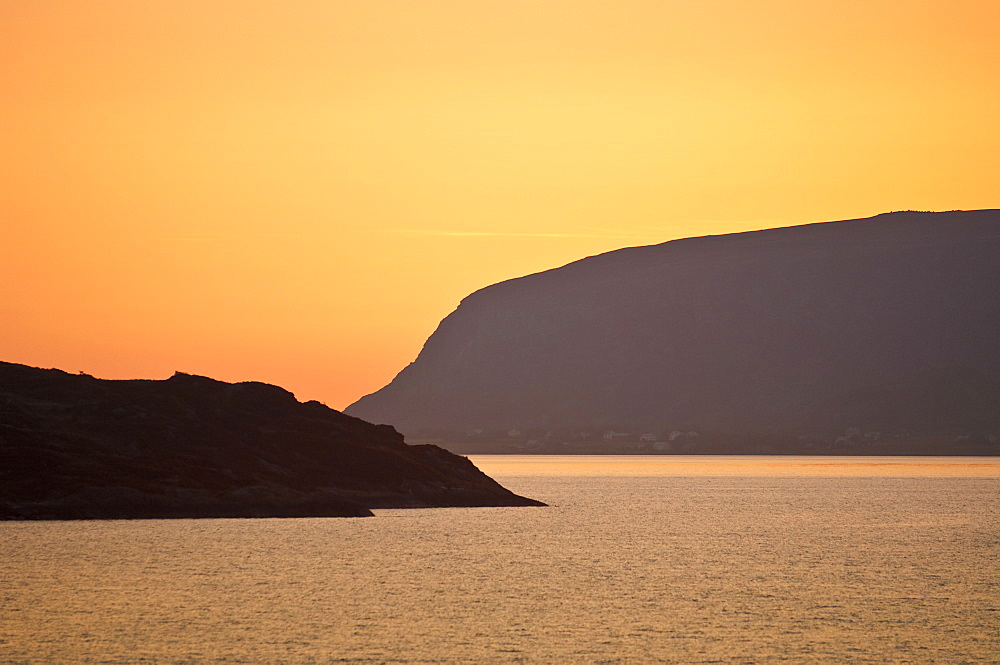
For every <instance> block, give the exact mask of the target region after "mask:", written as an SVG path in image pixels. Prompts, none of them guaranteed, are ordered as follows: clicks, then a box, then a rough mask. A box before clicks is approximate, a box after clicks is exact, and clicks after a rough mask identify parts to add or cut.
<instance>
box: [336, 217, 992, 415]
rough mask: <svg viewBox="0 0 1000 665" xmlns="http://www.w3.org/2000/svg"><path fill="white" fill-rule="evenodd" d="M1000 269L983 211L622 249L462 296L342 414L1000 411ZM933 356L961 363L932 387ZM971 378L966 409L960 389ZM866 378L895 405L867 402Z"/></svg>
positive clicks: (941, 362)
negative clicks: (413, 353)
mask: <svg viewBox="0 0 1000 665" xmlns="http://www.w3.org/2000/svg"><path fill="white" fill-rule="evenodd" d="M998 285H1000V211H997V210H982V211H970V212H964V211H955V212H947V213H890V214H884V215H878V216H876V217H873V218H869V219H860V220H850V221H841V222H829V223H823V224H810V225H805V226H798V227H790V228H782V229H773V230H767V231H757V232H751V233H739V234H732V235H724V236H710V237H703V238H689V239H685V240H677V241H673V242H668V243H664V244H661V245H654V246H648V247H635V248H629V249H622V250H618V251H615V252H610V253H607V254H602V255H599V256H594V257H590V258H586V259H583V260H581V261H577V262H575V263H571V264H569V265H567V266H564V267H562V268H558V269H555V270H550V271H547V272H543V273H538V274H535V275H529V276H527V277H523V278H520V279H513V280H510V281H507V282H502V283H500V284H495V285H493V286H490V287H487V288H485V289H482V290H480V291H478V292H476V293H474V294H472V295H470V296H469V297H467V298H466V299H465V300H463V301H462V303H461V304H460V306H459V307H458V309H457V310H456V311H455V312H453V313H452V314H451V315H449V316H448V317H447V318H446V319H445V320H444V321H442V322H441V324H440V326H439V327H438V329H437V331H435V332H434V334H433V335H432V336H431V337H430V338H429V339H428V340H427V342H426V344H425V346H424V348H423V350H422V351H421V353H420V355H419V357H418V358H417V359H416V361H415V362H413V363H412V364H410V365H409V366H408V367H406V368H405V369H404V370H403V371H402V372H400V373H399V375H398V376H397V377H396V378H395V379H394V380H393V381H392V383H390V384H389V385H387V386H385V387H384V388H382V389H381V390H379V391H378V392H376V393H374V394H372V395H368V396H367V397H364V398H362V399H361V400H359V401H358V402H357V403H355V404H353V405H351V406H350V407H348V409H347V412H348V413H350V414H352V415H357V416H359V417H363V418H365V419H367V420H371V421H374V422H391V423H393V424H394V425H395V426H396V427H399V428H400V429H401V430H402V431H404V432H405V431H414V430H417V429H419V428H423V427H455V428H474V427H508V426H509V427H562V426H571V427H572V426H578V425H601V424H604V425H613V424H631V425H636V426H684V427H700V428H706V429H713V430H717V431H726V430H728V431H739V430H751V429H775V428H778V429H780V428H786V429H794V428H799V427H802V428H808V427H814V428H815V427H836V426H840V424H841V421H843V420H845V419H849V418H850V417H853V415H852V414H858V413H864V414H867V415H866V417H869V418H870V419H871V420H872V421H873V422H875V423H877V422H878V421H879V420H883V421H886V422H892V423H894V424H898V421H900V420H901V419H902V420H905V413H901V412H899V411H900V409H902V410H903V411H906V409H910V410H911V411H912V410H914V407H913V404H914V400H917V401H918V402H919V403H920V404H924V405H927V408H930V409H932V410H935V409H936V410H937V411H938V412H939V413H933V412H932V413H928V412H927V411H926V409H923V408H921V409H920V411H921V415H920V418H919V419H918V420H920V423H919V424H920V426H925V425H926V426H933V423H934V422H935V421H936V420H937V419H938V417H940V418H944V419H946V420H948V422H949V423H953V422H955V421H959V422H962V423H965V422H966V421H975V422H980V423H983V424H989V423H992V424H993V425H997V426H1000V416H997V414H998V413H1000V405H998V404H997V403H995V401H996V400H995V398H996V396H998V395H1000V391H996V390H995V388H996V387H997V386H1000V381H998V379H1000V373H998V372H997V369H996V368H997V367H1000V342H998V340H1000V287H998ZM935 372H941V373H943V374H944V375H947V376H949V377H952V379H954V378H955V377H971V378H968V386H965V384H962V385H961V386H956V384H955V380H949V381H946V382H945V383H946V384H947V386H946V387H945V388H941V390H944V391H945V392H946V393H947V395H945V396H944V397H943V398H942V399H938V396H937V395H936V394H935V391H936V390H939V387H938V386H936V385H935V384H934V383H933V381H932V380H930V379H929V378H928V377H933V376H934V373H935ZM965 380H966V379H960V382H961V381H965ZM882 386H895V388H892V389H891V390H889V389H882V388H880V387H882ZM907 386H909V387H907ZM976 386H979V387H982V386H987V388H988V389H987V392H986V393H982V392H981V391H980V392H978V393H977V392H976V391H977V390H979V389H978V388H976ZM991 386H992V387H991ZM908 390H910V391H911V392H912V391H916V393H915V394H913V395H909V393H908V392H907V391H908ZM956 391H957V392H956ZM970 391H971V392H973V393H976V395H978V397H976V399H974V400H973V401H974V402H975V404H974V405H973V406H971V407H970V406H969V403H968V401H967V400H966V401H965V403H963V400H962V399H955V398H954V396H955V395H956V394H957V395H959V396H961V395H962V394H965V393H968V392H970ZM873 393H876V394H879V395H883V397H884V399H883V402H885V409H889V410H891V409H892V408H896V411H894V412H892V413H890V412H888V411H883V412H877V409H874V410H873V407H872V405H871V404H870V403H869V402H868V399H869V397H868V396H870V395H871V394H873ZM889 393H891V396H889ZM893 404H895V405H897V407H893V406H892V405H893ZM907 405H908V406H907ZM869 407H872V408H869ZM994 421H998V422H994ZM900 426H905V424H904V425H900Z"/></svg>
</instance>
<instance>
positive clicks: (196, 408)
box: [0, 363, 544, 519]
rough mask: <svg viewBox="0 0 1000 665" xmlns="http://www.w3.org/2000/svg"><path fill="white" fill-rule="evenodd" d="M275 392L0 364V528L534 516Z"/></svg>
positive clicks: (358, 424) (359, 427)
mask: <svg viewBox="0 0 1000 665" xmlns="http://www.w3.org/2000/svg"><path fill="white" fill-rule="evenodd" d="M539 505H544V504H541V503H540V502H538V501H534V500H532V499H528V498H525V497H521V496H518V495H516V494H513V493H512V492H510V491H508V490H507V489H505V488H503V487H502V486H500V485H499V484H498V483H497V482H495V481H494V480H492V479H491V478H489V477H488V476H486V475H485V474H484V473H482V472H481V471H479V469H477V468H476V467H475V466H474V465H473V464H472V462H470V461H469V460H468V459H466V458H464V457H459V456H457V455H453V454H452V453H449V452H447V451H446V450H443V449H441V448H438V447H437V446H431V445H421V446H408V445H406V444H405V443H404V441H403V437H402V435H400V434H399V433H398V432H396V431H395V430H394V429H393V428H392V427H389V426H387V425H372V424H370V423H367V422H365V421H363V420H359V419H358V418H353V417H351V416H347V415H344V414H342V413H340V412H339V411H335V410H333V409H330V408H327V407H326V406H324V405H322V404H320V403H319V402H307V403H300V402H298V401H297V400H296V399H295V397H294V396H293V395H292V394H291V393H289V392H287V391H285V390H283V389H282V388H279V387H277V386H272V385H267V384H263V383H253V382H249V383H236V384H229V383H224V382H221V381H215V380H213V379H208V378H205V377H200V376H192V375H188V374H181V373H178V374H175V375H174V376H173V377H171V378H170V379H167V380H165V381H146V380H135V381H107V380H101V379H95V378H93V377H90V376H86V375H73V374H67V373H66V372H62V371H60V370H55V369H49V370H43V369H36V368H32V367H26V366H24V365H16V364H11V363H0V519H109V518H175V517H334V516H344V517H347V516H364V515H371V514H372V513H371V510H370V509H371V508H426V507H436V506H539Z"/></svg>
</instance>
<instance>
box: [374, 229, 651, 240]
mask: <svg viewBox="0 0 1000 665" xmlns="http://www.w3.org/2000/svg"><path fill="white" fill-rule="evenodd" d="M376 232H377V233H398V234H401V235H419V236H445V237H456V238H497V237H504V238H649V237H650V236H652V235H654V234H652V233H531V232H520V231H442V230H435V229H378V230H376Z"/></svg>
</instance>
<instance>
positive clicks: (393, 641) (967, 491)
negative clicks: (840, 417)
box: [0, 455, 1000, 664]
mask: <svg viewBox="0 0 1000 665" xmlns="http://www.w3.org/2000/svg"><path fill="white" fill-rule="evenodd" d="M472 460H473V462H474V463H475V464H476V465H477V466H479V468H481V469H482V470H483V471H485V472H486V473H488V474H490V475H491V476H493V477H494V478H496V479H497V480H499V481H500V482H501V483H502V484H504V485H505V486H507V487H508V488H510V489H511V490H513V491H515V492H517V493H519V494H523V495H526V496H530V497H533V498H536V499H540V500H542V501H545V502H546V503H548V504H549V507H546V508H438V509H422V510H378V511H376V516H375V517H374V518H348V519H343V518H342V519H202V520H120V521H117V520H112V521H70V522H2V523H0V662H2V663H31V664H35V663H111V664H116V663H658V662H665V663H774V662H793V663H811V662H827V663H834V662H835V663H887V662H891V663H934V662H939V663H997V662H1000V458H959V457H881V458H878V457H718V456H705V457H699V456H543V455H532V456H501V455H497V456H488V455H482V456H473V457H472Z"/></svg>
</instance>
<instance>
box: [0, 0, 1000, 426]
mask: <svg viewBox="0 0 1000 665" xmlns="http://www.w3.org/2000/svg"><path fill="white" fill-rule="evenodd" d="M998 34H1000V2H997V1H996V0H946V1H944V0H940V1H939V0H839V1H838V2H822V3H820V2H813V1H811V0H754V1H753V2H749V1H741V2H737V1H734V0H657V1H640V0H614V1H606V2H596V1H590V0H566V1H562V0H530V1H524V2H522V1H520V0H504V1H503V2H500V1H490V0H426V1H424V0H403V1H397V0H373V1H370V2H368V1H366V2H353V1H352V2H346V1H344V2H338V1H335V0H285V1H283V2H280V3H279V2H273V1H271V0H266V1H265V0H238V1H237V0H226V1H223V0H171V2H154V1H153V0H102V1H101V2H78V1H63V2H57V1H52V0H0V155H2V159H0V279H2V286H3V288H2V294H0V360H4V361H8V362H19V363H24V364H29V365H33V366H40V367H58V368H60V369H64V370H66V371H70V372H86V373H89V374H93V375H94V376H98V377H102V378H154V379H162V378H166V377H168V376H170V375H171V374H172V373H173V372H174V371H183V372H188V373H193V374H202V375H206V376H211V377H214V378H217V379H221V380H226V381H245V380H257V381H265V382H268V383H275V384H278V385H281V386H283V387H285V388H287V389H289V390H291V391H292V392H294V393H295V394H296V396H297V397H298V398H299V399H300V400H308V399H317V400H320V401H322V402H324V403H326V404H327V405H329V406H331V407H334V408H343V407H345V406H347V405H348V404H350V403H351V402H353V401H355V400H356V399H358V398H359V397H361V396H362V395H365V394H367V393H370V392H373V391H375V390H377V389H378V388H380V387H382V386H383V385H385V384H386V383H388V382H389V381H390V380H391V379H392V377H393V376H394V375H395V374H396V373H397V372H398V371H399V370H400V369H402V368H403V367H404V366H405V365H406V364H407V363H408V362H410V361H412V360H413V359H414V358H415V357H416V355H417V353H418V352H419V350H420V348H421V346H422V344H423V342H424V340H425V339H426V338H427V337H428V336H429V335H430V334H431V332H433V330H434V329H435V327H436V326H437V324H438V322H439V321H440V320H441V319H442V318H444V317H445V316H446V315H447V314H449V313H450V312H451V311H452V310H454V308H455V307H456V306H457V305H458V303H459V301H460V300H461V299H462V298H463V297H465V296H466V295H468V294H469V293H471V292H473V291H475V290H477V289H479V288H482V287H484V286H487V285H489V284H492V283H495V282H499V281H502V280H505V279H509V278H513V277H518V276H521V275H525V274H529V273H533V272H538V271H541V270H546V269H549V268H553V267H556V266H560V265H564V264H566V263H568V262H570V261H574V260H576V259H579V258H582V257H584V256H588V255H593V254H598V253H601V252H605V251H610V250H613V249H617V248H620V247H626V246H635V245H647V244H653V243H659V242H665V241H667V240H671V239H675V238H682V237H689V236H699V235H709V234H718V233H730V232H737V231H745V230H751V229H759V228H770V227H776V226H789V225H794V224H803V223H808V222H816V221H828V220H836V219H851V218H858V217H867V216H870V215H875V214H878V213H881V212H887V211H891V210H906V209H915V210H952V209H978V208H995V207H1000V185H998V183H1000V121H998V117H1000V66H998V64H997V63H1000V39H998V38H997V35H998Z"/></svg>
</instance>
